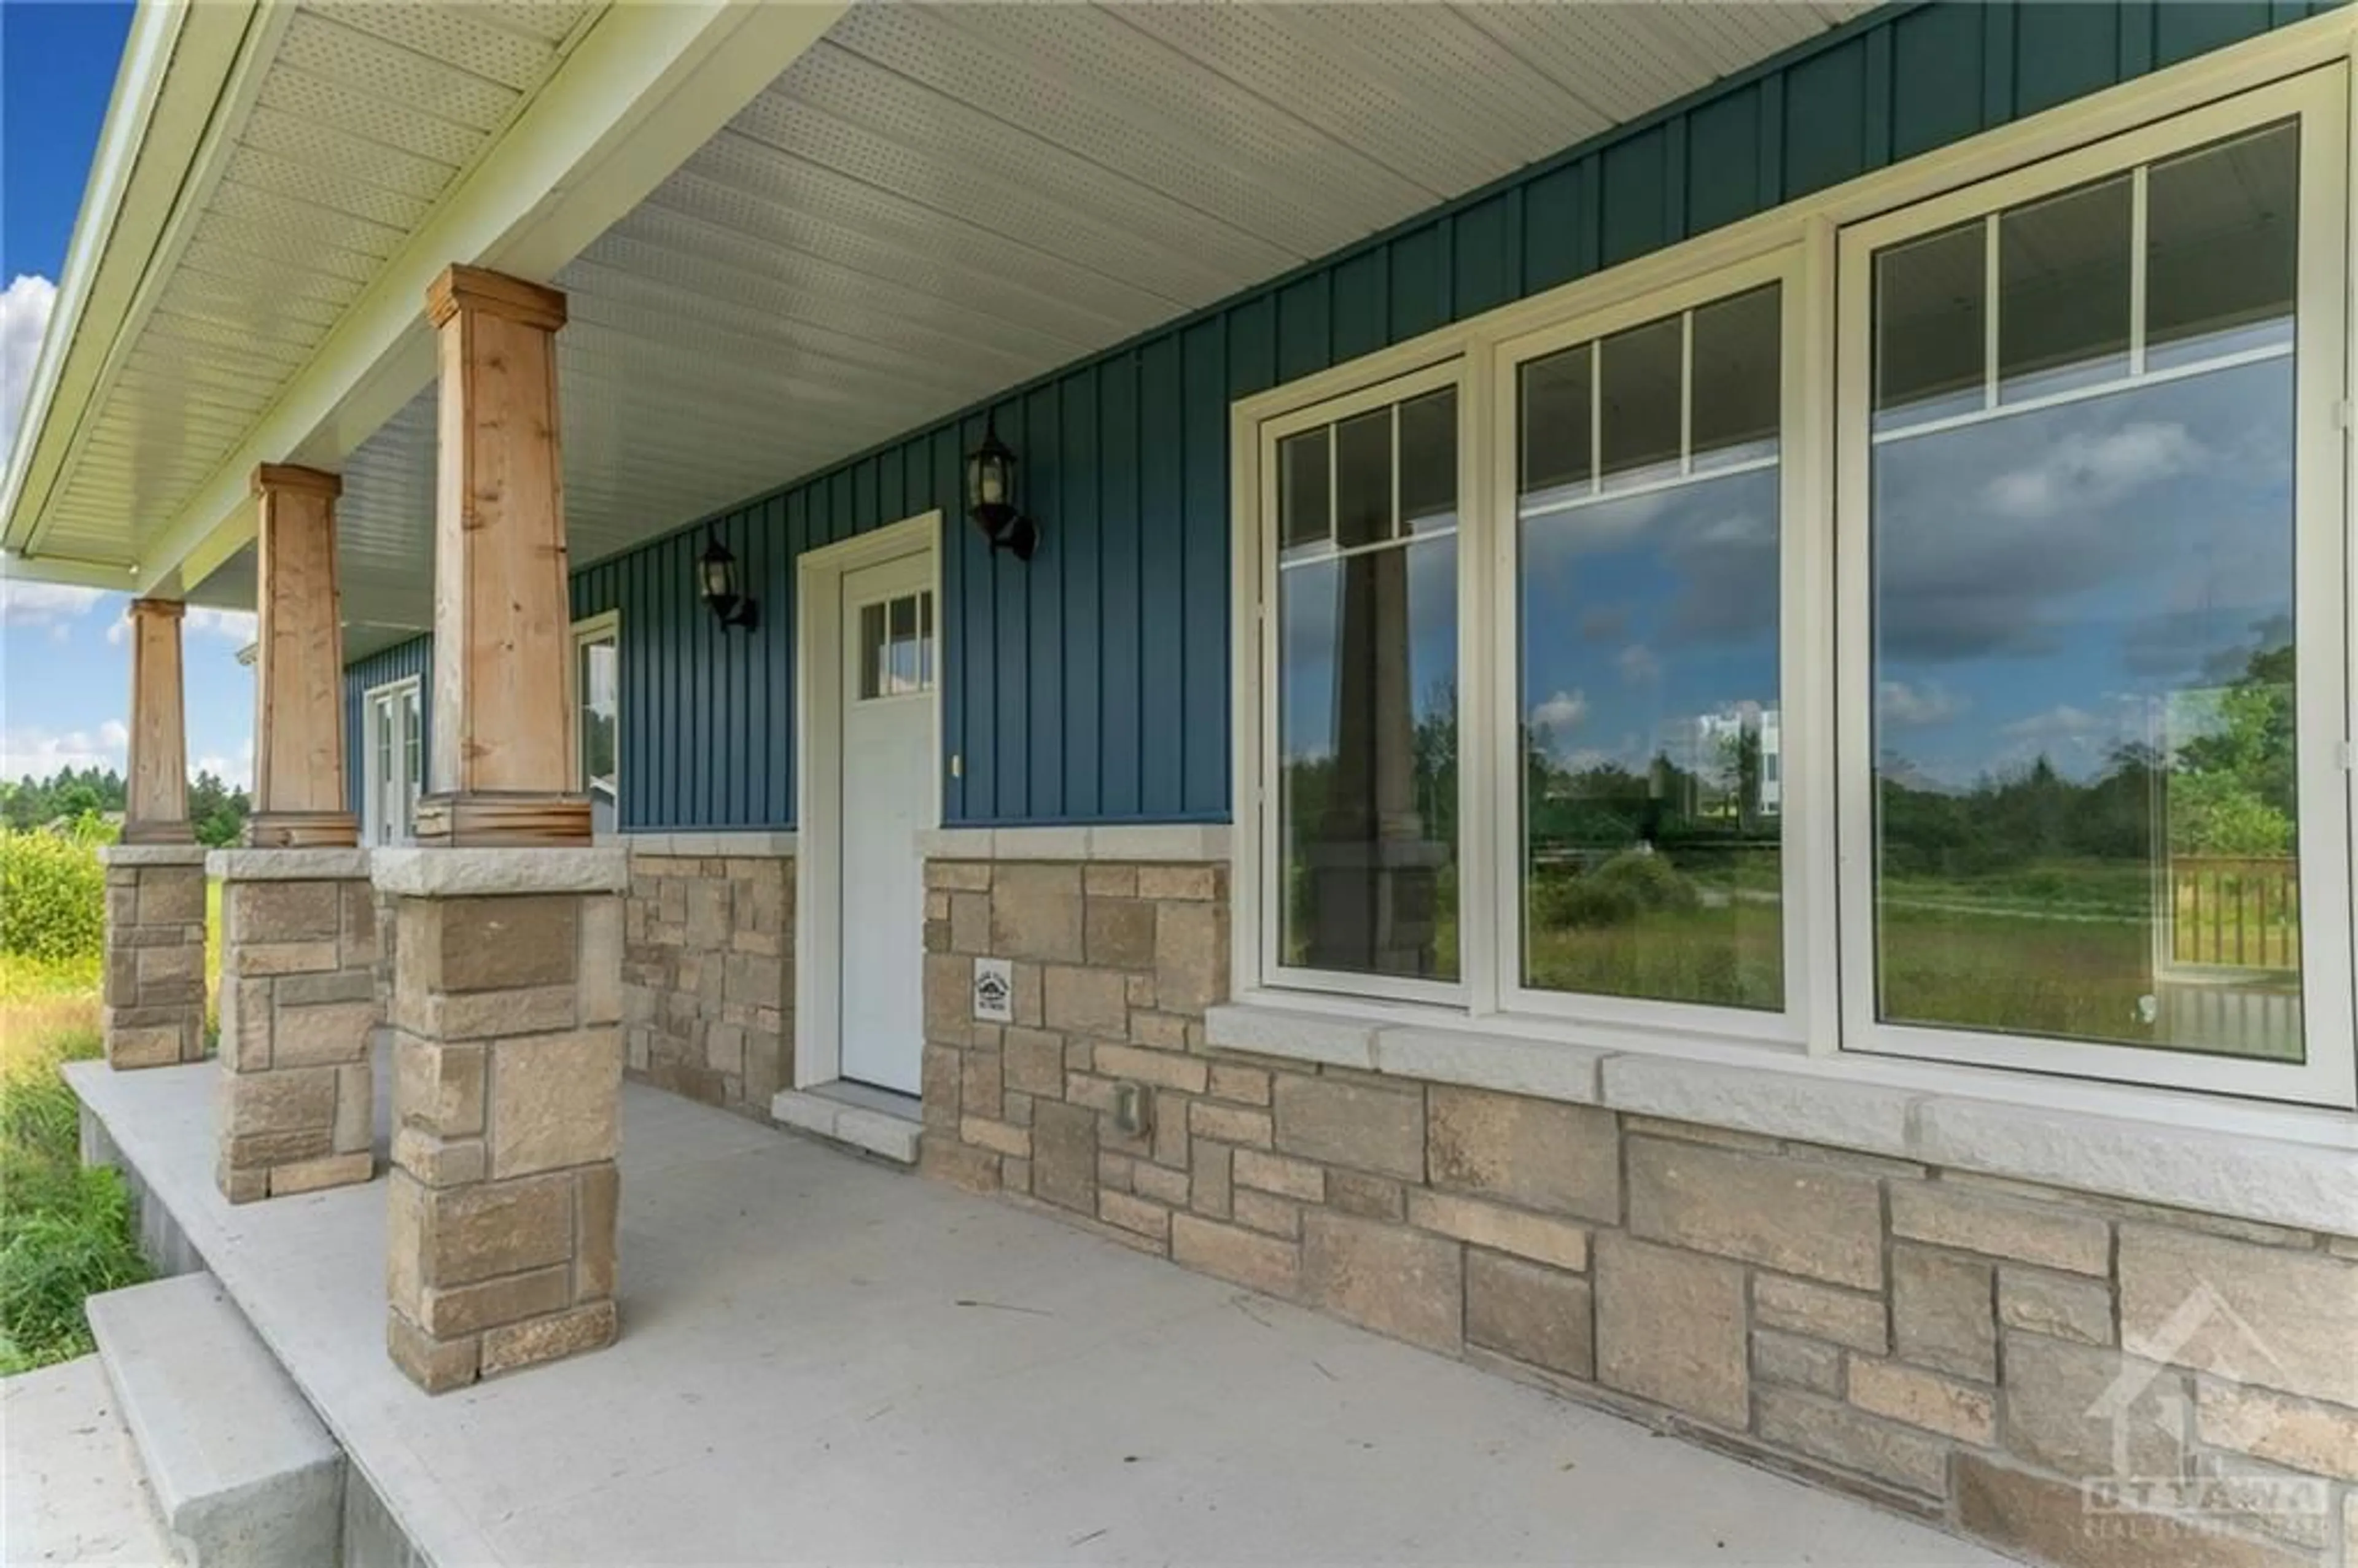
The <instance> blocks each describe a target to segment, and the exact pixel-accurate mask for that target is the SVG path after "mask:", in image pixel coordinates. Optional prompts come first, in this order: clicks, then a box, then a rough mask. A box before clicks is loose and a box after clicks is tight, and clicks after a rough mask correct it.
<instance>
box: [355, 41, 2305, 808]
mask: <svg viewBox="0 0 2358 1568" xmlns="http://www.w3.org/2000/svg"><path fill="white" fill-rule="evenodd" d="M2327 8H2329V7H2328V5H2326V4H2321V3H2314V0H2090V3H2085V4H2077V3H2069V0H1990V3H1988V4H1971V3H1963V0H1941V3H1936V4H1929V5H1887V6H1885V7H1883V8H1882V9H1880V10H1877V11H1876V12H1873V13H1871V14H1869V15H1868V16H1865V17H1862V18H1860V19H1859V20H1858V21H1856V22H1854V23H1852V24H1851V25H1849V26H1847V27H1841V28H1837V29H1835V30H1833V31H1832V32H1830V33H1828V34H1826V35H1825V36H1824V37H1823V38H1818V39H1815V40H1813V41H1812V42H1811V43H1809V44H1807V45H1805V46H1803V47H1802V48H1801V49H1795V50H1792V51H1790V52H1789V53H1788V54H1786V55H1784V56H1782V57H1779V59H1774V60H1771V61H1768V62H1767V63H1765V64H1763V65H1761V66H1758V67H1757V68H1755V69H1753V70H1747V71H1745V72H1743V73H1740V74H1739V75H1736V76H1734V77H1731V78H1728V79H1726V80H1725V81H1720V82H1717V83H1715V84H1714V85H1713V86H1712V87H1711V88H1709V89H1707V90H1705V91H1704V92H1701V93H1699V94H1697V95H1695V96H1694V97H1693V98H1691V99H1689V100H1687V101H1685V102H1683V103H1677V104H1673V105H1671V106H1670V107H1668V108H1666V109H1664V110H1662V111H1660V112H1659V113H1657V114H1651V115H1649V116H1646V117H1645V118H1644V119H1641V120H1639V121H1637V122H1634V123H1632V124H1628V125H1624V126H1620V127H1618V128H1617V129H1616V130H1614V131H1611V132H1609V133H1607V134H1606V135H1602V136H1599V137H1596V138H1595V139H1593V140H1591V141H1589V142H1586V143H1584V144H1582V145H1581V146H1575V147H1573V148H1571V149H1569V150H1568V151H1566V152H1564V153H1563V154H1562V155H1560V156H1558V157H1553V158H1551V159H1548V160H1545V161H1544V162H1541V163H1539V164H1535V165H1533V166H1532V167H1531V168H1528V169H1525V170H1522V171H1520V172H1519V173H1518V174H1516V175H1514V176H1512V177H1510V178H1507V179H1505V180H1502V181H1499V182H1498V184H1496V185H1494V186H1492V187H1489V188H1487V189H1483V190H1478V191H1476V192H1474V193H1472V194H1471V195H1469V196H1467V197H1466V198H1464V199H1462V200H1458V201H1455V202H1453V203H1451V204H1450V205H1449V206H1447V207H1445V208H1444V209H1442V210H1441V211H1437V212H1433V213H1428V214H1425V215H1423V216H1422V217H1419V218H1417V219H1415V220H1412V222H1408V223H1405V224H1402V225H1401V226H1400V227H1399V228H1397V229H1394V230H1392V231H1391V232H1388V233H1385V234H1381V235H1378V236H1376V237H1375V238H1373V239H1371V240H1368V241H1367V242H1365V243H1361V244H1358V245H1355V246H1353V247H1351V248H1350V249H1349V250H1347V251H1346V252H1344V253H1342V254H1338V255H1336V256H1333V257H1329V258H1327V259H1326V260H1325V261H1322V262H1320V263H1317V264H1316V265H1312V266H1309V267H1305V268H1303V269H1301V270H1300V271H1298V272H1296V273H1293V274H1291V275H1289V276H1285V277H1282V278H1278V279H1275V280H1272V281H1271V282H1270V283H1268V284H1266V285H1263V286H1261V287H1258V288H1254V289H1252V290H1249V291H1248V292H1247V293H1245V294H1243V295H1240V296H1238V297H1236V298H1234V299H1231V300H1228V301H1227V302H1225V303H1223V304H1221V305H1218V306H1215V307H1213V308H1210V309H1208V310H1206V311H1203V312H1200V313H1199V314H1197V315H1195V316H1194V317H1191V318H1189V319H1186V320H1184V321H1181V322H1178V323H1175V324H1174V325H1172V326H1170V327H1167V328H1163V329H1162V330H1157V331H1155V332H1152V333H1150V334H1148V335H1147V336H1146V337H1144V338H1141V339H1140V340H1138V341H1134V342H1130V343H1126V344H1123V345H1122V346H1120V347H1119V348H1117V349H1114V350H1111V351H1108V352H1106V353H1104V354H1101V355H1098V356H1097V357H1095V358H1094V359H1091V360H1088V361H1087V362H1083V363H1081V364H1078V365H1075V366H1068V367H1066V368H1065V369H1063V370H1060V371H1058V372H1056V373H1054V374H1052V375H1049V376H1045V377H1043V378H1041V379H1040V380H1038V381H1036V382H1034V383H1033V384H1029V385H1027V386H1023V387H1019V388H1013V389H1011V390H1009V391H1007V392H1005V393H1003V394H1001V395H999V396H997V397H996V398H994V399H993V400H992V401H991V402H990V411H991V413H992V414H993V415H994V416H995V417H996V418H997V420H998V424H999V430H1000V433H1001V436H1002V437H1004V438H1006V440H1007V441H1008V443H1009V444H1010V445H1011V446H1012V447H1013V448H1014V449H1016V451H1017V452H1018V453H1019V454H1020V456H1021V458H1022V462H1023V476H1024V484H1025V490H1026V494H1025V497H1024V499H1025V501H1026V503H1027V507H1028V509H1029V510H1030V511H1031V512H1032V513H1033V515H1034V516H1035V517H1037V518H1038V520H1039V521H1040V523H1041V524H1042V527H1043V529H1044V535H1045V543H1044V545H1043V546H1042V548H1041V550H1040V553H1039V554H1038V556H1037V557H1034V559H1033V561H1032V562H1031V563H1030V564H1029V565H1023V564H1019V563H1017V562H1016V561H1014V560H1012V559H1011V558H1010V557H1006V556H1004V555H1001V556H998V557H993V556H992V555H991V554H990V551H988V550H987V549H985V548H984V547H983V546H982V545H981V543H980V541H979V539H978V538H977V536H976V535H975V534H974V533H973V531H972V530H971V529H969V528H967V527H965V526H964V525H963V524H961V523H959V522H958V521H957V494H958V489H959V454H960V453H961V452H963V451H965V450H966V449H968V448H970V447H971V446H972V445H973V444H974V443H975V442H976V441H977V440H979V438H980V437H981V433H982V424H983V420H982V409H981V408H980V407H977V408H976V409H974V410H971V411H969V412H968V413H966V414H964V415H962V416H958V417H957V418H956V419H952V420H947V421H944V422H943V423H941V424H940V425H938V426H936V427H932V428H930V429H927V430H924V431H918V432H914V433H912V434H911V435H909V436H907V437H905V438H902V439H900V440H897V441H895V442H893V443H892V444H890V445H888V446H886V447H883V448H880V449H877V450H875V451H871V452H867V453H863V454H861V455H860V456H859V457H857V458H853V459H851V460H848V461H846V462H844V463H841V464H839V465H838V466H837V467H835V468H834V469H832V470H828V471H827V472H824V473H820V474H817V475H813V476H809V477H806V478H804V479H801V480H798V481H795V483H793V484H791V485H789V486H787V487H785V488H784V490H782V491H780V492H775V493H773V494H770V495H766V496H763V497H760V498H758V499H756V500H754V501H752V502H749V503H746V504H744V505H743V506H741V507H737V508H734V509H731V510H730V511H729V512H728V513H726V514H723V515H721V516H720V517H719V518H717V519H715V520H714V521H713V524H712V525H713V526H716V527H717V528H719V531H720V532H721V534H722V535H723V536H724V537H725V538H726V539H727V541H728V543H729V546H730V548H731V549H732V550H734V551H735V552H736V554H737V556H738V557H739V558H740V560H741V561H744V562H745V563H746V564H747V569H748V571H749V572H751V573H752V577H753V580H755V581H756V582H758V583H759V584H760V585H761V588H760V591H761V594H762V597H763V623H762V626H761V629H760V630H759V631H757V632H755V633H751V634H748V633H741V632H730V633H721V632H719V631H718V630H717V629H716V628H715V627H714V626H713V624H712V622H711V618H710V617H709V615H708V614H707V613H706V612H705V611H704V610H703V608H702V607H701V605H700V604H699V603H698V600H697V597H696V589H695V580H694V574H693V571H692V562H693V559H694V557H695V555H696V554H697V552H698V551H699V550H700V549H701V548H702V544H701V536H702V535H701V529H702V527H703V526H704V525H703V524H698V527H697V528H695V529H691V530H688V531H686V532H684V533H682V534H679V535H673V536H672V537H670V538H668V539H665V540H659V541H656V542H654V543H652V544H650V545H647V546H643V547H642V548H640V549H637V550H633V551H632V552H630V553H629V554H627V555H624V556H622V557H616V558H614V559H612V560H609V561H603V562H600V563H598V564H597V565H594V566H591V567H589V568H585V569H584V570H582V571H581V572H579V574H577V576H576V578H575V579H574V609H575V611H576V612H577V613H579V614H584V615H587V614H594V613H596V612H598V611H603V610H608V609H620V610H621V611H622V621H623V628H622V670H623V683H622V703H623V718H622V734H623V758H622V763H623V766H622V774H623V789H622V795H623V805H622V817H623V822H624V824H625V826H627V827H633V828H643V829H661V828H666V827H773V826H784V825H787V824H790V823H791V822H792V821H793V819H794V770H795V755H794V736H793V721H792V707H791V693H792V691H793V687H794V662H793V660H794V626H793V605H792V601H791V598H792V591H793V577H794V574H793V560H794V557H795V556H796V555H797V554H799V553H800V552H801V551H803V550H806V549H809V548H812V547H814V546H819V545H825V544H828V543H832V542H834V541H836V540H839V539H844V538H848V537H849V536H851V535H853V534H855V533H859V532H860V531H863V530H865V529H869V528H874V527H877V526H880V525H882V524H885V523H889V522H892V521H894V520H896V519H898V518H900V517H903V516H906V515H910V514H914V513H916V512H920V511H923V510H925V508H927V507H930V506H936V505H938V506H942V507H944V508H945V509H946V510H947V511H949V513H950V514H951V517H952V520H953V521H952V525H951V527H950V528H949V529H948V531H947V533H946V536H945V537H946V547H945V550H944V555H943V559H942V563H941V574H942V606H941V619H942V626H941V647H942V650H943V667H942V671H941V678H942V697H943V702H942V708H943V727H944V730H945V735H944V747H945V751H946V752H947V753H949V754H951V755H955V756H957V757H958V758H959V759H961V762H962V771H961V774H960V776H957V777H945V780H944V787H943V799H944V810H945V815H946V819H947V820H948V821H950V822H952V823H958V824H972V825H983V824H991V823H1009V824H1021V823H1048V822H1120V821H1141V820H1143V821H1171V820H1217V819H1224V818H1226V817H1227V816H1228V808H1229V803H1228V743H1229V723H1228V471H1229V463H1228V403H1229V402H1230V401H1231V400H1232V399H1234V398H1237V397H1241V396H1245V395H1249V394H1251V393H1254V392H1259V391H1260V390H1262V389H1264V388H1266V387H1268V386H1271V385H1275V384H1281V383H1282V382H1285V381H1289V380H1293V379H1295V378H1297V377H1301V376H1304V375H1309V374H1313V373H1316V372H1318V371H1321V370H1324V369H1326V368H1327V367H1328V366H1330V365H1333V364H1336V363H1340V362H1345V361H1347V360H1350V359H1354V358H1357V356H1359V355H1361V354H1365V353H1368V352H1369V351H1373V350H1376V349H1379V348H1382V347H1384V346H1386V345H1387V344H1390V343H1395V342H1399V341H1403V340H1405V339H1408V338H1412V337H1414V336H1416V335H1417V334H1419V333H1421V332H1424V331H1428V330H1432V329H1433V328H1435V327H1439V326H1443V325H1445V324H1446V323H1448V322H1450V321H1453V320H1458V319H1464V318H1466V317H1467V316H1471V315H1475V314H1477V313H1479V312H1481V311H1483V310H1487V309H1489V308H1493V307H1495V306H1498V305H1501V304H1505V303H1507V302H1509V301H1510V300H1514V299H1519V298H1522V297H1527V296H1529V295H1531V294H1534V293H1537V292H1540V291H1541V290H1544V289H1547V288H1552V287H1555V286H1556V285H1558V284H1562V283H1565V282H1569V281H1571V280H1572V279H1574V278H1577V277H1582V276H1586V275H1588V274H1590V273H1594V272H1595V271H1597V270H1599V269H1600V268H1602V267H1606V266H1611V265H1617V264H1618V263H1621V262H1625V261H1628V260H1631V259H1634V258H1636V257H1639V256H1642V255H1645V254H1649V253H1650V252H1653V251H1657V250H1660V249H1661V248H1662V247H1663V246H1666V245H1670V244H1674V243H1678V242H1679V241H1681V240H1683V239H1687V238H1689V237H1691V236H1693V235H1695V234H1699V233H1703V232H1707V231H1709V230H1712V229H1714V228H1718V227H1721V226H1723V225H1725V224H1728V223H1733V222H1737V221H1739V220H1741V219H1744V218H1747V217H1750V216H1752V215H1753V214H1755V213H1758V212H1760V211H1766V210H1768V208H1771V207H1774V206H1776V205H1778V204H1779V203H1780V202H1784V201H1789V200H1793V199H1795V198H1797V197H1801V196H1804V195H1807V194H1809V193H1811V192H1812V191H1817V190H1822V189H1826V188H1827V187H1829V186H1832V185H1834V184H1838V183H1840V182H1841V181H1843V180H1845V179H1849V178H1855V176H1857V175H1860V174H1863V173H1866V172H1868V171H1870V170H1873V169H1877V168H1883V167H1885V166H1887V165H1888V164H1891V163H1893V162H1896V161H1898V160H1902V159H1906V158H1909V157H1916V156H1918V155H1920V154H1922V153H1926V152H1930V151H1931V150H1933V149H1935V148H1937V147H1942V146H1947V145H1949V144H1951V143H1952V142H1955V141H1958V140H1960V139H1962V138H1963V137H1966V136H1970V135H1974V134H1975V133H1977V132H1980V131H1984V130H1988V129H1991V128H1994V127H1996V126H1998V125H2002V124H2006V123H2008V122H2010V121H2013V120H2015V119H2017V118H2019V117H2021V116H2023V115H2025V114H2034V113H2036V112H2038V111H2039V110H2042V109H2047V108H2051V107H2053V106H2054V105H2056V104H2058V103H2065V102H2068V101H2069V100H2071V99H2073V98H2077V97H2080V96H2082V95H2084V94H2086V93H2089V92H2095V91H2097V90H2099V89H2101V88H2104V87H2108V86H2111V85H2113V84H2115V82H2119V81H2126V80H2128V79H2129V78H2132V77H2135V76H2137V75H2140V74H2142V73H2144V72H2146V71H2148V70H2155V69H2158V68H2159V67H2163V66H2168V65H2172V64H2175V63H2177V62H2179V61H2180V60H2183V59H2190V58H2192V57H2193V56H2195V55H2199V54H2201V53H2204V52H2206V51H2208V50H2211V49H2218V48H2221V47H2223V46H2224V45H2227V44H2231V43H2234V42H2237V41H2239V40H2241V39H2243V38H2250V37H2253V36H2255V35H2257V34H2259V33H2262V32H2266V30H2268V29H2269V28H2271V27H2280V26H2283V25H2285V24H2287V23H2288V22H2292V21H2296V20H2299V18H2301V17H2303V16H2309V15H2310V14H2312V13H2314V12H2318V11H2322V10H2325V9H2327ZM411 646H413V647H422V643H421V644H412V645H411ZM401 652H402V651H401V650H395V654H398V653H401ZM395 654H381V655H378V657H377V658H376V659H374V660H372V661H369V663H368V664H366V665H356V666H354V668H353V670H352V677H351V678H352V683H354V684H353V687H352V704H353V708H354V712H355V714H357V710H358V700H359V698H358V691H359V689H360V687H361V686H362V685H368V684H375V683H376V682H378V681H381V680H383V679H385V678H389V677H387V676H382V675H373V674H371V675H364V674H363V671H366V670H377V669H383V668H385V667H388V666H386V665H384V661H385V660H387V659H390V658H393V657H394V656H395ZM354 746H355V748H357V746H358V741H354ZM354 756H355V759H356V760H357V757H358V752H357V749H355V752H354ZM945 766H946V759H945ZM354 776H355V777H357V776H358V775H357V767H355V770H354Z"/></svg>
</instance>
